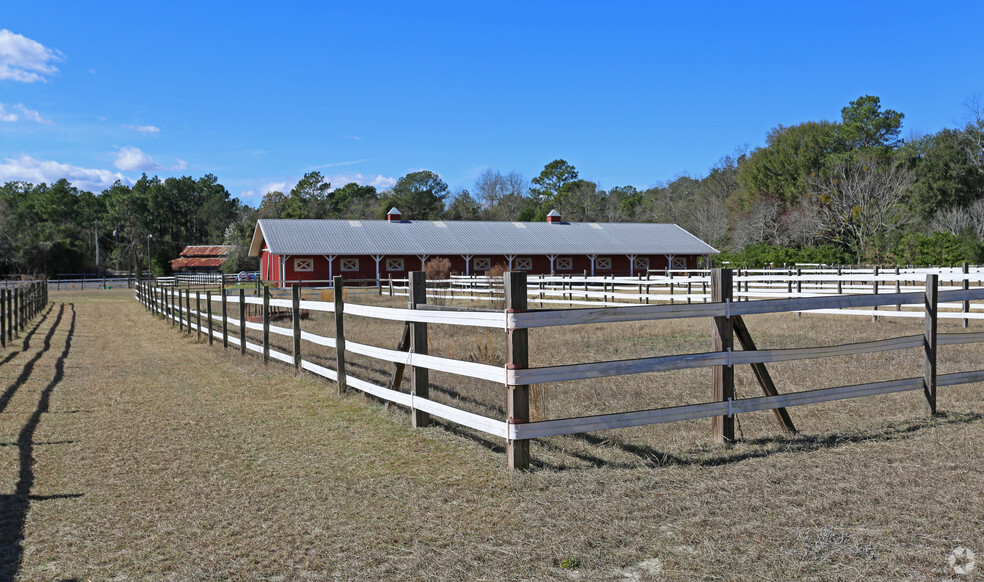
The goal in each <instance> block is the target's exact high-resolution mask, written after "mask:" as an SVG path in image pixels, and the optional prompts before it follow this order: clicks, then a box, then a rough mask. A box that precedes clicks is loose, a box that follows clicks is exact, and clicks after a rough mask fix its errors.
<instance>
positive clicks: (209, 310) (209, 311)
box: [205, 291, 213, 345]
mask: <svg viewBox="0 0 984 582" xmlns="http://www.w3.org/2000/svg"><path fill="white" fill-rule="evenodd" d="M205 313H206V315H208V345H212V327H213V326H212V292H211V291H206V292H205Z"/></svg>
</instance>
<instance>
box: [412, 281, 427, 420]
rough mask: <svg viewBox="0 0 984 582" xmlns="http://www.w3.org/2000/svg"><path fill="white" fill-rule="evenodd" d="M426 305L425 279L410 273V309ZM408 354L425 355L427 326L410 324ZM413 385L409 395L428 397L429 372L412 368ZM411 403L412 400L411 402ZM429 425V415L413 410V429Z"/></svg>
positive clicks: (422, 368) (415, 367) (420, 368)
mask: <svg viewBox="0 0 984 582" xmlns="http://www.w3.org/2000/svg"><path fill="white" fill-rule="evenodd" d="M425 303H427V277H426V275H425V274H424V273H422V272H420V271H413V272H411V273H410V309H417V306H418V305H423V304H425ZM410 352H411V353H414V354H426V353H427V324H426V323H420V322H416V321H414V322H411V323H410ZM411 377H412V378H413V384H412V387H411V394H412V395H413V396H414V397H417V396H419V397H421V398H429V397H430V371H429V370H428V369H427V368H424V367H423V366H416V365H414V366H413V374H412V375H411ZM411 402H413V400H411ZM429 424H430V414H428V413H426V412H423V411H421V410H417V409H416V408H414V409H413V427H414V428H423V427H425V426H427V425H429Z"/></svg>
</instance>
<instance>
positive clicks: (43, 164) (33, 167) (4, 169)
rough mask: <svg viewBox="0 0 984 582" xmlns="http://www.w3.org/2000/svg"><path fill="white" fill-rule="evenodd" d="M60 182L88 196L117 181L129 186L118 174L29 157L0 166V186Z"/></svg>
mask: <svg viewBox="0 0 984 582" xmlns="http://www.w3.org/2000/svg"><path fill="white" fill-rule="evenodd" d="M62 178H65V179H66V180H68V181H69V182H71V183H72V185H73V186H75V187H76V188H79V189H81V190H89V191H92V192H101V191H103V190H105V189H106V188H109V187H110V186H112V185H113V183H114V182H116V181H117V180H119V181H121V182H123V183H124V184H132V183H133V182H132V181H131V180H129V179H128V178H127V177H126V176H124V175H123V174H120V173H119V172H111V171H109V170H96V169H90V168H81V167H79V166H73V165H71V164H62V163H59V162H53V161H50V160H37V159H35V158H32V157H31V156H21V157H19V158H5V162H0V183H4V182H13V181H18V180H23V181H25V182H30V183H32V184H39V183H41V182H45V183H47V184H51V183H53V182H57V181H58V180H61V179H62Z"/></svg>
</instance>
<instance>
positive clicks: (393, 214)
mask: <svg viewBox="0 0 984 582" xmlns="http://www.w3.org/2000/svg"><path fill="white" fill-rule="evenodd" d="M386 220H387V221H389V222H400V221H401V220H403V215H402V214H400V211H399V210H397V209H396V206H394V207H393V208H390V209H389V212H387V213H386Z"/></svg>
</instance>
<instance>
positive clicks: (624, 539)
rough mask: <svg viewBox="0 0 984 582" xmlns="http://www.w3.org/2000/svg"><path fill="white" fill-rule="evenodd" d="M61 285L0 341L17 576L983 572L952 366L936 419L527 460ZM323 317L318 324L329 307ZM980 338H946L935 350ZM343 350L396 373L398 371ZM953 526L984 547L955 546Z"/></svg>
mask: <svg viewBox="0 0 984 582" xmlns="http://www.w3.org/2000/svg"><path fill="white" fill-rule="evenodd" d="M353 299H356V300H360V298H353ZM52 301H53V304H52V306H51V308H50V309H49V310H47V311H46V312H45V313H44V314H43V316H42V317H40V318H38V319H36V320H35V321H32V322H31V323H30V325H29V326H28V330H27V333H26V334H22V336H21V337H20V338H19V339H17V340H16V341H15V342H14V344H13V345H12V346H8V348H7V349H6V350H5V351H0V384H2V389H3V393H2V396H0V412H2V414H0V431H2V435H0V444H2V445H3V446H0V478H2V479H3V483H4V484H3V486H2V487H3V489H2V490H0V495H3V498H2V499H3V508H2V518H0V580H11V579H18V580H90V579H91V580H692V579H712V580H719V579H724V580H749V579H765V580H860V579H865V580H868V579H871V580H948V579H952V580H965V579H966V580H973V579H978V580H979V579H982V577H981V572H982V570H984V474H982V473H984V448H982V447H981V442H982V436H984V401H982V396H984V387H982V386H981V385H967V386H959V387H954V388H941V389H940V396H939V408H940V410H941V412H942V414H941V415H940V416H939V417H937V418H934V419H927V418H926V417H925V415H924V412H923V402H922V396H921V394H918V393H905V394H899V395H890V396H881V397H874V398H867V399H858V400H849V401H842V402H837V403H828V404H821V405H812V406H806V407H799V408H792V409H790V411H789V412H790V415H791V417H792V419H793V422H794V423H796V426H797V428H798V429H799V431H800V432H799V433H798V434H796V435H794V436H788V435H783V434H782V433H781V432H779V430H778V425H777V424H776V422H775V420H774V418H773V416H772V414H771V413H768V412H765V413H757V414H751V415H742V416H741V417H740V419H739V421H740V432H739V436H740V437H741V439H740V440H739V442H738V443H736V444H735V445H734V446H732V447H728V448H725V447H721V446H716V445H713V444H712V443H711V442H710V421H709V420H703V421H692V422H681V423H676V424H665V425H656V426H650V427H640V428H634V429H625V430H618V431H607V432H599V433H593V434H590V435H582V436H572V437H552V438H548V439H542V440H537V441H535V442H534V443H533V446H532V451H533V458H534V470H532V471H530V472H528V473H515V472H510V471H508V470H506V469H504V468H503V466H504V452H503V451H504V449H503V443H502V442H501V441H498V440H497V439H492V438H489V437H487V436H483V435H481V434H479V433H473V432H471V431H469V430H467V429H462V428H460V427H455V426H450V425H447V424H444V423H440V422H439V423H436V425H435V426H433V427H431V428H427V429H423V430H414V429H412V428H411V427H410V422H409V416H408V414H407V413H406V411H404V410H401V409H399V408H397V407H383V406H382V405H380V404H378V403H376V402H375V401H373V400H371V399H369V398H365V397H363V396H360V395H358V394H349V395H346V396H344V397H342V398H338V397H337V396H336V395H335V386H334V385H329V384H328V383H327V381H324V380H321V379H318V378H315V377H313V376H310V375H307V374H305V375H302V376H300V377H295V376H294V374H293V371H292V370H291V369H290V368H289V367H287V366H284V365H282V364H280V363H277V362H272V363H271V364H270V365H269V366H264V365H263V364H262V363H261V362H260V360H259V358H258V357H257V356H256V355H255V354H249V355H247V356H246V357H242V356H240V355H239V354H238V352H237V351H235V350H233V349H230V350H229V351H223V350H222V348H221V346H219V345H216V346H213V347H211V348H209V347H208V346H207V345H204V342H201V343H200V342H198V341H196V336H195V334H191V335H190V336H189V335H187V334H186V335H182V334H180V333H179V332H178V331H177V329H176V328H175V329H173V330H172V329H171V327H170V326H169V324H168V323H166V322H165V321H163V320H160V319H155V318H153V317H151V316H150V315H149V314H148V312H146V311H145V310H144V309H143V308H142V307H141V306H140V305H139V304H137V303H136V302H135V301H134V300H133V298H132V292H128V291H126V290H111V291H86V292H77V291H76V292H62V293H53V294H52ZM382 302H383V303H387V302H389V304H393V305H397V304H399V303H400V302H399V301H397V300H396V299H392V300H390V299H387V298H383V300H382ZM746 321H747V323H748V326H749V329H750V331H751V333H752V334H753V336H754V337H755V339H756V341H757V342H758V343H759V345H760V347H802V346H810V345H826V344H833V343H843V342H845V341H863V340H868V339H877V338H881V337H894V336H899V335H908V334H914V333H920V331H921V321H919V320H915V321H910V320H883V321H879V322H877V323H875V324H872V323H871V322H870V319H868V318H848V317H835V316H809V315H807V316H803V317H802V318H799V317H796V316H795V315H792V314H783V315H772V316H758V317H751V318H747V319H746ZM709 327H710V323H709V322H708V321H706V320H685V321H679V322H648V323H638V324H635V323H633V324H620V325H606V326H591V327H582V328H573V329H565V330H559V329H553V330H551V329H549V328H548V329H537V330H532V331H531V341H530V343H531V360H532V364H533V365H534V366H537V365H548V364H556V363H564V362H587V361H595V360H601V359H614V358H631V357H642V356H649V355H661V354H672V353H679V352H695V351H706V350H707V349H708V345H709V341H710V340H709ZM972 328H973V325H972ZM304 329H305V330H307V331H312V332H318V331H320V332H324V333H327V332H328V331H329V330H331V329H333V327H332V321H331V317H330V316H325V315H319V314H312V318H311V319H310V320H307V321H305V322H304ZM957 329H958V327H954V326H953V325H952V324H949V323H948V324H945V325H941V331H944V330H948V331H953V330H957ZM429 331H430V349H431V353H436V354H439V355H447V356H452V357H458V358H473V359H476V360H479V361H486V362H489V363H501V358H502V343H503V342H502V339H503V338H502V337H501V335H502V334H501V332H494V331H493V332H489V333H486V332H485V331H482V330H478V331H473V330H471V329H465V328H452V327H450V326H437V325H432V326H430V329H429ZM346 332H347V337H348V339H349V340H350V341H360V342H364V343H370V344H373V345H380V346H384V347H390V348H392V347H395V345H396V343H397V342H398V341H399V337H400V332H401V324H399V323H381V322H373V321H366V320H362V321H360V318H355V317H349V318H347V319H346ZM274 337H275V338H276V337H277V336H274ZM286 339H287V338H278V340H277V341H278V343H279V344H280V345H281V346H282V349H285V350H286V349H287V347H288V345H289V344H288V343H287V341H284V340H286ZM251 341H257V338H256V337H253V338H251ZM304 349H305V350H309V351H310V352H311V353H310V354H305V357H306V358H310V359H313V360H315V361H319V360H323V361H324V362H325V363H329V364H330V363H331V362H332V361H333V354H332V353H331V352H330V350H323V349H322V351H323V352H324V353H316V352H315V351H314V349H313V347H312V346H310V345H308V344H305V346H304ZM319 349H321V348H319ZM914 352H915V351H914V350H909V351H907V352H899V353H896V352H892V353H888V354H875V355H868V356H854V357H843V358H837V359H827V360H812V361H806V362H794V363H786V364H782V365H775V366H770V370H771V371H772V374H773V377H774V378H775V380H776V384H777V386H778V388H779V390H780V391H781V392H788V391H794V390H803V389H809V388H814V387H822V386H832V385H840V384H853V383H859V382H867V381H876V380H883V379H890V378H900V377H909V376H917V375H920V374H921V359H920V357H921V355H920V354H918V353H914ZM982 356H984V347H979V346H945V347H943V348H941V355H940V372H941V373H947V372H954V371H960V370H969V369H977V368H980V367H981V362H982V361H984V357H982ZM350 366H351V367H350V369H349V373H350V374H355V375H358V376H360V377H364V378H366V379H370V380H375V381H377V382H384V381H385V378H386V377H387V376H388V373H389V370H388V369H387V367H386V366H383V365H380V364H378V363H376V362H372V361H370V360H367V359H361V360H360V359H358V358H353V361H352V362H351V363H350ZM736 376H737V387H738V388H737V389H738V391H739V394H740V395H742V396H754V395H757V394H758V393H759V389H758V387H757V384H755V382H754V378H753V376H752V375H751V373H750V371H749V370H745V369H739V370H738V371H737V373H736ZM432 381H433V384H434V385H433V387H432V389H431V394H432V396H433V397H434V398H435V399H437V400H438V401H442V402H447V403H453V404H455V405H456V406H460V407H462V408H466V409H468V410H473V411H476V412H480V413H483V414H487V415H490V416H495V417H498V418H501V417H502V415H503V394H502V392H503V390H502V387H501V386H494V385H490V383H487V382H481V381H470V380H462V379H460V378H454V377H450V376H447V375H444V374H436V373H432ZM709 393H710V371H709V370H706V369H705V370H697V371H680V372H670V373H660V374H642V375H637V376H630V377H623V378H612V379H602V380H596V381H590V382H589V381H585V382H575V383H570V384H564V385H548V386H545V387H538V389H537V391H536V394H537V400H536V403H535V404H536V411H537V413H538V414H539V415H540V417H541V418H563V417H566V416H571V415H581V414H590V413H599V412H615V411H620V410H634V409H643V408H653V407H657V406H669V405H676V404H687V403H695V402H702V401H706V400H707V399H708V398H709ZM957 548H966V549H969V550H971V551H973V552H976V553H977V554H978V556H980V558H979V560H978V561H980V562H982V563H981V564H975V565H974V566H973V568H972V567H971V565H970V564H969V563H967V561H966V556H962V557H960V558H959V559H956V561H955V562H954V565H955V566H956V568H954V567H953V565H951V558H956V556H954V555H953V552H954V550H956V549H957ZM968 570H970V571H969V573H967V574H961V573H960V572H965V571H968Z"/></svg>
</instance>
